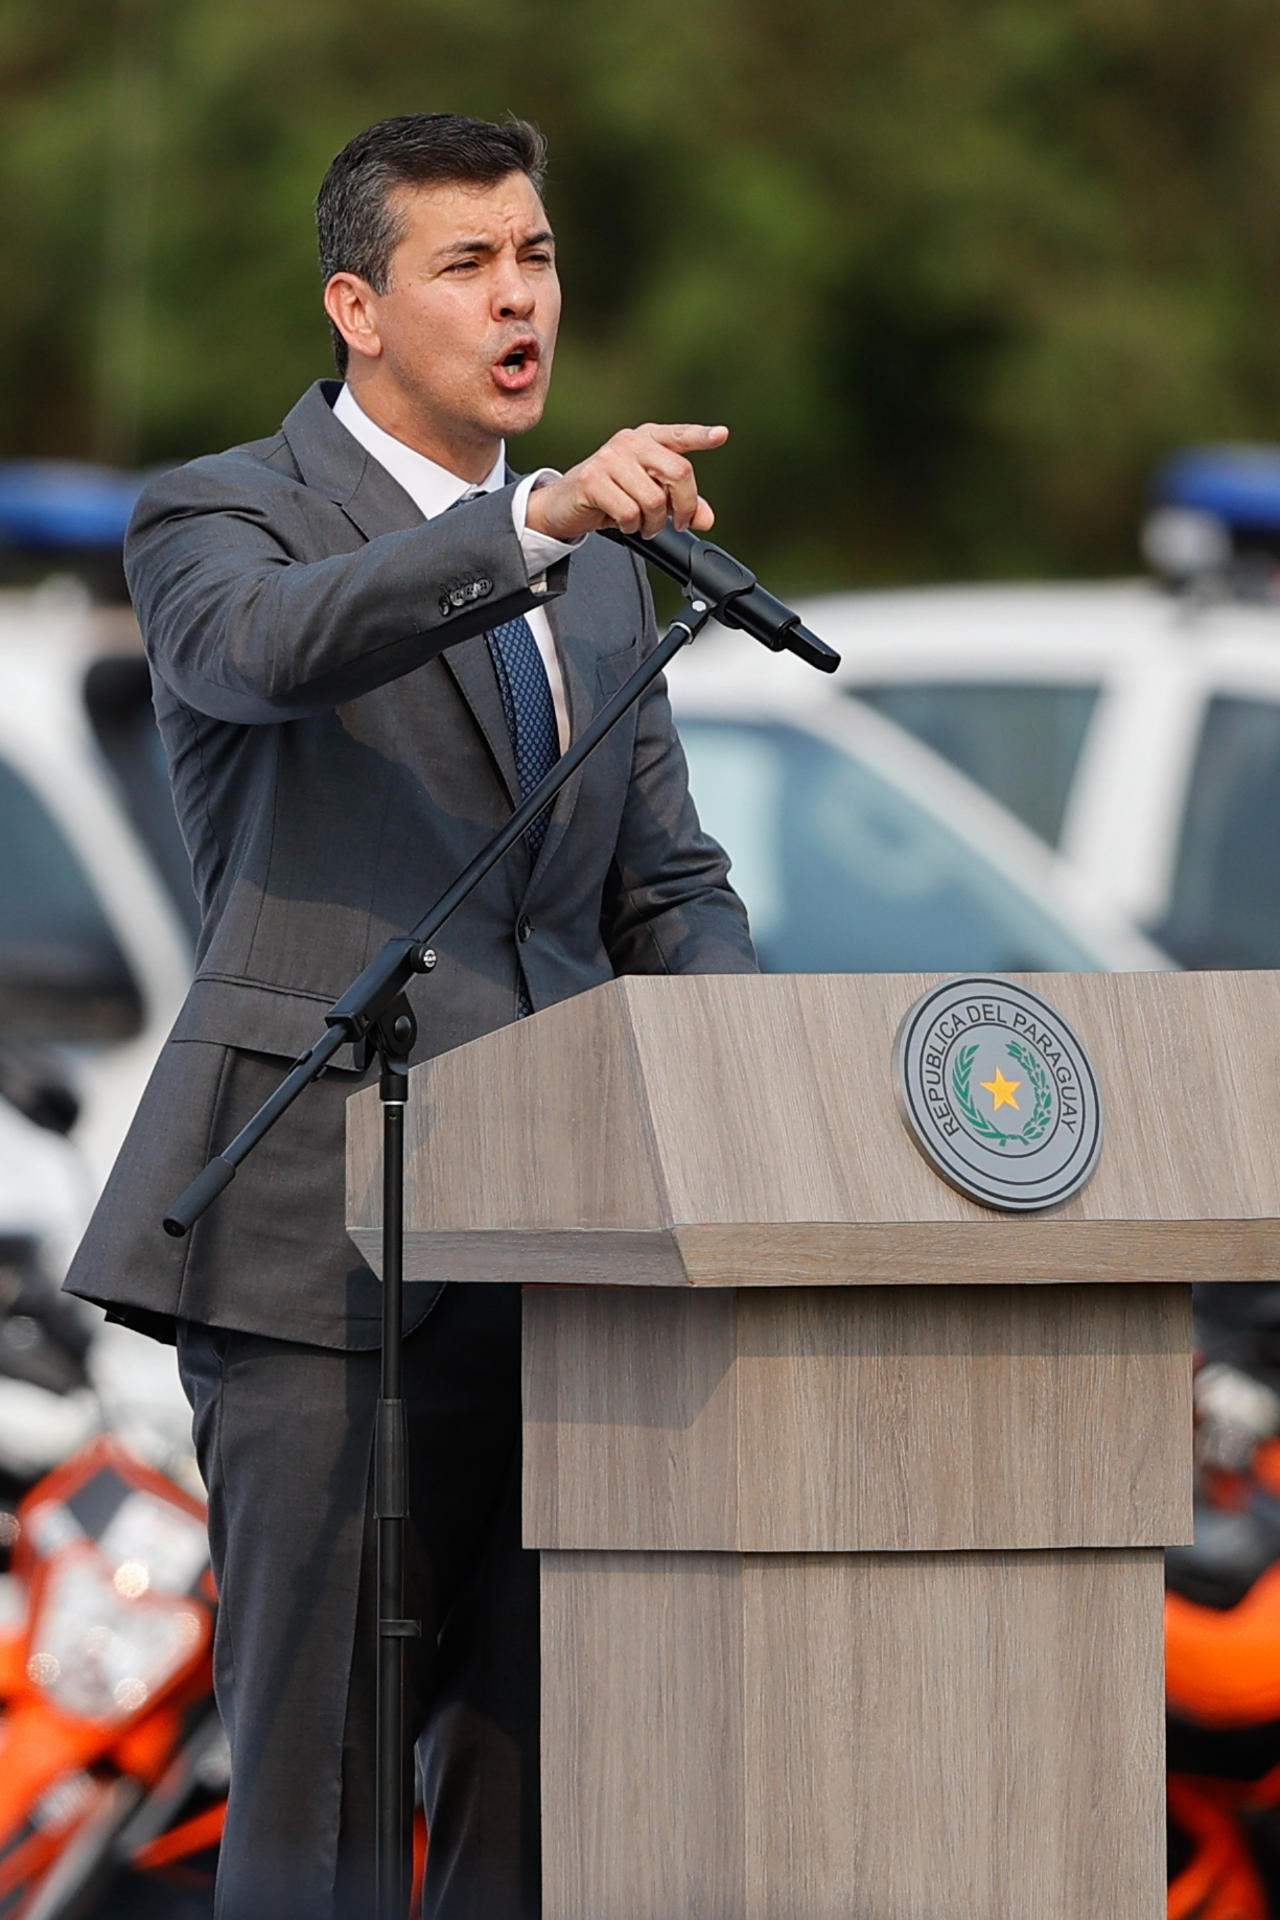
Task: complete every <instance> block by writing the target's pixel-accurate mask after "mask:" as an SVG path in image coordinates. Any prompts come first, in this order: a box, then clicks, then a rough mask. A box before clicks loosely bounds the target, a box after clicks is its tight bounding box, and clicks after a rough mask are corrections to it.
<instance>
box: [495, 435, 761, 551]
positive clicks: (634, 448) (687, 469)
mask: <svg viewBox="0 0 1280 1920" xmlns="http://www.w3.org/2000/svg"><path fill="white" fill-rule="evenodd" d="M728 438H729V429H728V427H696V426H666V427H661V426H654V425H652V424H650V425H649V426H645V427H624V428H623V430H622V432H621V433H615V434H614V436H613V438H612V439H611V440H606V441H605V443H604V445H603V446H602V447H601V448H600V449H599V451H598V452H596V453H593V454H592V455H591V456H590V458H589V459H586V460H582V461H580V462H579V463H578V465H577V466H576V467H570V469H569V471H568V473H566V474H563V475H562V476H561V478H560V479H559V480H549V481H548V482H547V483H546V485H545V486H541V487H535V488H534V490H533V492H532V493H531V494H530V496H529V506H528V513H527V517H526V525H527V526H529V527H531V528H532V529H533V531H534V532H535V533H545V534H549V535H550V537H551V538H552V539H553V540H578V539H581V537H582V535H583V534H584V533H596V532H598V531H599V529H600V528H601V527H617V528H619V529H620V531H621V532H623V533H642V534H645V535H646V536H648V535H650V534H655V533H657V532H658V530H659V529H660V528H661V527H663V526H665V525H666V523H667V521H668V520H671V521H673V522H674V523H675V525H676V526H677V527H678V528H679V529H680V531H681V532H685V531H687V530H688V529H690V528H692V530H693V532H694V533H707V532H708V531H709V530H710V529H711V528H712V527H713V526H714V525H715V518H716V517H715V515H714V513H712V511H711V508H710V506H709V505H708V504H707V502H706V501H705V500H704V499H703V497H702V495H701V494H700V493H699V492H698V483H697V479H696V477H695V475H694V471H693V467H692V465H691V464H690V461H689V459H688V455H689V454H691V453H705V452H707V451H708V449H709V448H711V447H722V446H723V445H724V443H725V441H726V440H727V439H728Z"/></svg>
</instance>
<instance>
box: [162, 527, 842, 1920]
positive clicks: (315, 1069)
mask: <svg viewBox="0 0 1280 1920" xmlns="http://www.w3.org/2000/svg"><path fill="white" fill-rule="evenodd" d="M626 544H632V542H631V540H630V539H628V540H627V541H626ZM634 544H635V546H636V547H637V549H638V550H639V551H640V552H641V553H646V550H647V548H648V542H645V541H641V540H640V539H639V538H636V539H635V541H634ZM696 544H702V543H696ZM711 552H713V553H717V554H718V553H719V549H714V548H713V549H711ZM723 557H724V559H725V560H728V559H729V556H728V555H724V556H723ZM659 564H665V563H664V562H662V561H659ZM733 569H736V572H734V571H732V570H733ZM667 570H668V571H671V570H672V569H671V568H670V567H668V568H667ZM754 586H755V578H754V575H752V574H750V573H748V572H747V570H746V569H745V568H739V567H738V563H737V562H733V561H730V566H729V570H726V578H725V580H724V581H723V583H722V590H721V591H720V592H718V593H717V592H716V591H714V590H713V591H712V592H710V593H702V592H699V591H697V590H696V589H694V588H692V587H691V590H690V593H689V597H688V598H687V600H686V603H685V605H684V606H683V607H682V608H681V610H680V614H679V617H678V618H677V619H676V620H674V621H673V622H672V624H671V626H670V628H669V629H668V630H667V632H666V634H665V635H664V636H663V638H662V639H661V640H660V641H659V642H658V645H657V646H656V647H655V648H654V650H653V652H652V653H651V654H650V655H649V656H648V658H647V659H646V660H644V661H643V662H642V663H641V665H640V666H639V667H638V668H637V670H636V671H635V673H633V674H632V675H631V677H630V679H629V680H627V681H626V682H624V684H623V685H622V686H621V687H620V688H619V689H618V691H617V693H615V694H614V696H613V698H612V699H611V700H610V701H609V702H608V703H607V704H606V705H605V706H604V707H602V708H601V710H600V712H599V713H598V714H597V715H596V717H595V719H594V720H593V721H592V722H591V725H590V726H589V727H588V728H587V729H586V730H585V732H584V733H583V734H582V735H581V737H580V738H579V739H577V740H575V741H573V742H572V743H571V745H570V746H569V748H568V749H567V751H566V752H565V753H564V754H563V755H562V756H561V758H560V759H559V760H558V761H557V762H556V764H555V766H554V767H552V769H551V770H550V772H549V773H548V774H547V775H546V776H545V778H544V779H542V780H540V781H539V782H538V784H537V786H536V787H534V788H533V789H532V791H531V792H530V793H529V794H528V795H527V797H526V798H525V799H524V800H523V801H522V802H521V804H520V805H519V806H518V807H517V808H516V810H515V812H514V813H513V814H512V815H511V818H510V819H509V820H508V821H507V823H506V825H505V826H503V827H502V828H500V829H499V831H498V832H497V833H496V834H495V835H494V836H493V838H492V840H490V841H489V843H488V844H487V845H486V846H484V847H482V848H481V850H480V852H479V853H478V854H477V855H476V856H475V858H474V859H473V860H472V861H470V863H469V864H468V865H467V866H466V867H464V868H463V870H462V872H461V873H460V874H459V875H458V877H457V879H456V880H455V881H454V882H453V884H452V886H450V887H449V888H448V889H447V891H446V892H445V893H443V894H442V895H441V896H440V898H439V899H438V900H437V901H436V903H435V905H434V906H433V907H431V908H430V909H429V910H428V912H427V913H426V914H424V915H423V917H422V919H421V920H419V922H418V923H417V925H416V926H415V927H414V928H413V930H412V931H411V932H410V933H408V934H406V935H402V936H400V937H398V938H395V939H392V940H388V941H387V943H386V945H385V946H384V947H383V948H382V949H381V951H380V952H379V953H377V954H375V956H374V958H373V959H372V960H371V961H370V963H369V965H368V966H367V967H366V968H365V969H364V971H363V972H362V973H361V974H360V975H359V976H358V978H357V979H355V980H354V981H352V983H351V985H350V986H349V987H348V988H347V990H346V992H345V993H344V994H343V995H342V997H341V999H339V1000H337V1001H335V1002H334V1004H333V1006H331V1007H330V1008H329V1010H328V1012H327V1013H326V1014H325V1016H324V1022H325V1028H326V1031H325V1033H324V1034H323V1035H322V1036H321V1038H320V1039H318V1040H317V1041H316V1042H315V1044H314V1045H313V1046H311V1047H309V1048H308V1049H307V1051H306V1052H305V1053H304V1054H302V1055H301V1056H300V1057H299V1059H298V1060H297V1061H296V1062H295V1064H294V1065H293V1067H292V1068H291V1069H290V1071H289V1073H288V1074H287V1075H286V1076H285V1078H284V1079H283V1080H282V1081H281V1083H280V1085H279V1086H278V1087H277V1088H276V1090H275V1092H274V1093H273V1094H272V1095H271V1097H270V1098H269V1099H268V1100H267V1101H266V1102H265V1103H264V1104H263V1105H262V1106H261V1107H260V1108H259V1109H258V1111H257V1113H255V1114H254V1116H253V1118H252V1119H251V1120H249V1121H248V1123H247V1124H246V1125H245V1126H244V1127H242V1128H241V1130H240V1132H239V1133H238V1134H237V1135H236V1137H235V1139H234V1140H232V1141H231V1143H230V1144H229V1145H228V1146H227V1147H226V1148H224V1150H223V1151H222V1152H221V1153H220V1154H217V1155H216V1156H215V1157H214V1158H213V1159H212V1160H211V1161H210V1162H209V1163H208V1165H207V1166H206V1167H205V1168H204V1169H203V1171H202V1172H201V1173H199V1174H197V1176H196V1178H195V1179H194V1180H193V1181H192V1183H191V1185H190V1186H189V1187H188V1188H187V1189H186V1191H185V1192H184V1193H183V1194H182V1195H181V1197H180V1198H179V1199H178V1200H177V1202H176V1203H175V1204H174V1206H173V1208H172V1210H171V1211H170V1212H169V1213H168V1214H167V1215H166V1216H165V1220H164V1229H165V1232H166V1233H169V1234H172V1235H174V1236H175V1237H181V1236H182V1235H183V1234H185V1233H188V1232H189V1231H190V1229H191V1228H192V1227H193V1226H194V1224H195V1222H196V1221H197V1220H198V1219H199V1218H200V1216H201V1214H203V1213H204V1212H205V1211H206V1209H207V1208H208V1207H210V1206H212V1204H213V1202H214V1201H215V1200H216V1199H217V1197H218V1195H219V1194H220V1193H222V1192H223V1191H224V1190H225V1189H226V1188H227V1187H228V1186H230V1184H231V1182H232V1180H233V1179H234V1178H235V1174H236V1169H237V1167H238V1166H239V1165H240V1164H241V1162H242V1161H243V1160H245V1159H246V1158H247V1157H248V1155H249V1154H250V1153H252V1152H253V1149H254V1148H255V1147H256V1146H257V1144H258V1142H259V1141H260V1140H261V1139H262V1138H263V1136H264V1135H265V1134H266V1133H267V1132H268V1131H269V1130H270V1128H271V1127H272V1126H274V1124H275V1122H276V1121H277V1120H278V1119H279V1118H280V1117H281V1115H282V1114H283V1113H285V1112H286V1111H287V1110H288V1109H289V1107H291V1106H292V1105H293V1102H294V1101H295V1100H296V1099H297V1098H298V1096H299V1094H301V1093H302V1092H303V1090H304V1089H305V1088H306V1087H308V1086H310V1084H311V1082H312V1081H313V1080H316V1079H318V1078H319V1076H320V1074H321V1073H322V1072H323V1070H324V1068H325V1066H326V1065H327V1064H328V1062H329V1061H330V1060H331V1059H332V1058H333V1056H334V1055H335V1054H336V1053H337V1052H338V1051H339V1049H340V1048H342V1047H343V1046H346V1045H348V1044H352V1045H354V1047H355V1050H356V1063H357V1065H358V1066H360V1067H362V1068H363V1067H367V1066H368V1065H369V1064H370V1062H371V1061H372V1060H373V1059H374V1058H375V1057H376V1058H377V1060H378V1062H379V1069H380V1070H379V1082H378V1090H379V1099H380V1103H381V1106H382V1116H383V1128H382V1144H383V1157H382V1371H381V1381H380V1389H379V1400H378V1416H377V1429H376V1435H375V1448H374V1459H375V1480H374V1515H375V1521H376V1528H377V1556H378V1658H377V1798H376V1830H377V1841H376V1854H375V1863H374V1900H375V1912H376V1914H377V1920H406V1914H407V1912H408V1902H409V1880H408V1865H409V1859H410V1809H409V1807H408V1804H407V1796H406V1794H405V1788H404V1774H405V1770H404V1764H403V1752H404V1676H405V1668H404V1659H405V1642H406V1640H410V1639H416V1638H417V1637H418V1636H419V1635H420V1633H421V1631H422V1627H421V1622H420V1621H417V1620H412V1619H409V1618H406V1615H405V1595H404V1553H405V1541H406V1533H407V1527H408V1518H409V1497H408V1494H409V1466H408V1427H407V1422H406V1417H405V1406H404V1388H403V1365H402V1359H403V1356H402V1344H403V1324H404V1321H403V1275H404V1238H403V1235H404V1111H405V1100H406V1096H407V1092H408V1074H409V1055H410V1052H411V1051H412V1049H413V1045H414V1042H415V1041H416V1039H417V1021H416V1019H415V1017H414V1013H413V1009H412V1008H411V1007H410V1005H409V1001H408V998H407V996H406V988H407V987H408V985H409V982H410V981H411V980H412V978H413V977H414V975H415V974H419V973H422V974H426V973H430V972H431V971H432V969H433V968H434V966H435V964H436V956H435V954H434V952H433V951H432V950H431V946H430V942H431V940H432V939H433V938H434V936H435V935H436V934H437V933H438V932H439V930H440V928H441V927H442V926H443V925H444V923H445V921H446V920H447V919H448V918H449V917H450V915H451V914H452V913H454V912H456V910H457V908H458V907H460V906H461V905H462V902H463V901H464V900H465V899H466V898H467V896H468V894H470V893H471V892H472V890H473V889H474V888H475V887H476V886H478V885H479V883H480V881H481V880H483V878H484V877H485V875H486V874H487V873H488V872H489V871H490V869H491V868H492V867H494V866H495V865H496V864H497V862H498V861H499V860H501V859H502V857H503V855H504V854H505V853H506V852H507V851H508V849H509V848H510V847H512V846H513V845H514V844H515V842H516V841H517V840H518V839H519V838H520V836H521V835H522V834H523V833H525V832H526V831H527V829H528V828H529V827H530V826H531V825H532V824H533V822H534V821H535V820H536V819H537V818H538V816H539V814H541V813H542V812H543V811H544V810H545V809H546V808H547V807H548V806H549V805H550V804H551V802H552V801H553V800H554V799H555V797H556V795H557V794H558V793H559V791H560V789H561V787H563V786H564V784H565V782H566V781H567V780H569V779H570V778H571V777H572V776H573V774H574V773H576V771H577V770H578V768H579V767H580V766H581V765H582V763H583V761H584V760H586V759H587V758H588V757H589V756H590V754H591V753H592V752H594V750H595V748H596V747H597V746H598V745H599V743H600V741H601V740H602V739H603V738H604V736H605V735H606V734H607V733H608V732H609V731H610V729H611V728H612V727H614V726H616V725H617V723H618V721H619V720H621V718H622V717H623V715H624V714H625V713H627V712H628V711H629V709H630V708H631V707H632V706H634V705H635V703H636V701H637V700H638V699H639V698H640V696H641V694H643V693H644V691H645V689H646V688H647V687H648V686H649V685H650V684H651V682H652V681H654V680H656V679H657V677H658V675H659V674H660V673H661V672H662V671H663V669H664V667H666V666H667V665H668V663H669V662H670V661H671V660H672V659H673V658H674V657H675V655H676V654H677V653H678V652H679V651H680V649H681V648H682V647H684V646H686V645H687V644H688V643H689V642H690V641H691V640H692V639H693V638H694V636H695V635H696V634H697V633H699V632H700V631H701V629H702V628H703V627H704V626H705V624H706V622H707V621H708V620H709V619H710V618H711V617H712V615H713V614H714V615H717V616H718V617H720V618H722V619H725V621H726V624H730V625H739V624H746V623H745V622H741V621H738V620H734V619H733V618H732V616H731V613H730V610H729V603H730V602H731V601H732V600H733V599H734V597H735V596H737V595H741V594H744V593H745V592H747V591H748V590H749V589H750V588H753V587H754ZM725 588H727V589H728V590H727V591H725V590H724V589H725ZM757 591H759V590H758V589H757ZM773 604H774V605H775V606H779V605H780V603H778V602H774V603H773ZM781 611H782V612H783V613H786V612H787V609H785V608H782V609H781ZM789 619H790V621H791V622H792V623H795V616H794V615H790V616H789ZM800 632H801V633H803V632H804V630H803V629H800ZM789 634H790V629H788V637H785V638H782V639H780V640H778V641H776V642H775V641H772V640H766V641H765V644H766V645H780V646H786V645H788V644H790V637H789ZM805 638H806V640H808V639H810V638H812V636H809V635H805ZM817 644H818V645H819V646H821V645H822V643H821V642H818V643H817ZM823 651H824V653H825V654H830V649H826V648H824V650H823ZM814 664H815V665H817V664H821V665H823V666H825V665H826V664H827V662H826V660H823V661H821V662H818V661H815V662H814ZM830 664H831V665H833V666H834V665H836V664H838V656H837V655H835V654H830Z"/></svg>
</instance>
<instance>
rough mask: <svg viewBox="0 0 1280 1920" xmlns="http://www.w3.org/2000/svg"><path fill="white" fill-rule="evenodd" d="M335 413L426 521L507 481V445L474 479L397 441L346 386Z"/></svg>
mask: <svg viewBox="0 0 1280 1920" xmlns="http://www.w3.org/2000/svg"><path fill="white" fill-rule="evenodd" d="M333 413H334V418H335V419H336V420H340V421H341V422H342V424H343V426H344V427H345V428H346V429H347V432H348V433H350V434H351V435H353V436H354V438H355V439H357V440H358V441H359V442H360V445H361V446H362V447H363V448H364V449H365V451H366V453H371V454H372V455H373V457H374V459H375V460H376V461H377V462H378V464H379V465H380V466H383V467H385V468H386V470H387V472H388V473H389V474H390V475H391V478H392V479H393V480H395V481H397V482H398V483H399V485H400V486H402V487H403V488H404V490H405V492H406V493H407V494H408V496H409V498H410V499H411V500H412V501H413V504H414V506H415V507H417V509H418V511H419V513H420V514H422V516H423V518H424V519H426V520H434V519H435V517H436V515H437V514H438V513H444V512H446V511H447V509H448V508H449V507H452V506H454V505H456V504H457V502H458V501H459V500H461V499H463V498H464V497H465V496H466V495H467V494H476V493H496V492H497V490H498V488H499V487H501V486H503V485H504V484H505V480H506V469H507V450H506V447H505V445H503V446H500V447H499V448H498V457H497V459H496V460H495V461H494V463H493V465H492V467H491V468H490V470H489V472H488V473H487V474H486V475H485V477H484V479H483V480H481V481H479V482H472V481H470V480H462V479H459V477H458V475H457V474H456V473H450V471H449V469H448V468H447V467H442V466H441V465H440V464H439V462H438V461H436V460H428V458H427V456H426V454H425V453H418V452H416V451H415V450H414V448H413V447H407V446H406V445H405V443H404V441H403V440H397V439H396V437H395V435H394V434H391V433H388V432H387V431H386V430H385V428H383V427H380V426H379V425H378V423H377V421H376V420H371V419H370V418H369V416H368V414H367V413H366V412H365V410H364V408H363V407H362V406H361V405H360V404H359V402H358V401H357V400H356V398H355V395H354V394H353V393H352V391H351V389H350V387H348V386H346V385H344V386H343V388H342V391H341V392H340V393H339V395H338V397H337V399H336V400H335V401H334V403H333Z"/></svg>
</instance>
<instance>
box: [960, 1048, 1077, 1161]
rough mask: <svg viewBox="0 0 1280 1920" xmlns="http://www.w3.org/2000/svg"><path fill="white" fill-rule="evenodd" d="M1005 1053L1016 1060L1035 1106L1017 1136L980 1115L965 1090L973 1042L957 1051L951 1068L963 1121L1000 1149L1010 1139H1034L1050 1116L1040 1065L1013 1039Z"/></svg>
mask: <svg viewBox="0 0 1280 1920" xmlns="http://www.w3.org/2000/svg"><path fill="white" fill-rule="evenodd" d="M1005 1051H1006V1053H1008V1055H1009V1057H1010V1058H1011V1059H1013V1060H1016V1061H1017V1063H1018V1065H1019V1066H1020V1067H1021V1068H1022V1070H1023V1072H1024V1073H1025V1074H1026V1076H1027V1079H1028V1080H1029V1081H1030V1082H1031V1085H1032V1086H1033V1088H1034V1089H1035V1096H1036V1098H1035V1105H1034V1107H1033V1108H1032V1110H1031V1115H1030V1118H1029V1119H1028V1120H1027V1123H1026V1125H1025V1126H1024V1127H1023V1128H1022V1129H1021V1131H1020V1132H1018V1133H1005V1132H1004V1131H1003V1129H1002V1128H1000V1127H998V1126H996V1124H995V1122H994V1121H993V1120H988V1119H987V1116H986V1115H985V1114H984V1113H980V1112H979V1111H978V1107H977V1103H976V1101H975V1100H974V1097H973V1095H972V1093H971V1092H970V1091H969V1079H970V1076H971V1075H972V1073H973V1062H974V1059H975V1057H976V1055H977V1052H978V1047H977V1042H976V1041H975V1042H974V1044H973V1045H972V1046H968V1047H961V1048H960V1049H959V1051H958V1053H957V1054H956V1062H955V1065H954V1066H953V1067H952V1069H951V1086H952V1089H953V1091H954V1093H955V1096H956V1100H957V1102H958V1103H959V1106H960V1110H961V1112H962V1113H963V1114H964V1117H965V1119H966V1120H967V1121H968V1122H969V1125H970V1126H971V1127H972V1128H973V1130H974V1132H975V1133H977V1134H981V1136H982V1138H983V1139H984V1140H994V1141H995V1142H996V1143H997V1145H999V1146H1002V1147H1003V1146H1007V1145H1008V1144H1009V1142H1010V1140H1025V1141H1028V1142H1029V1141H1032V1140H1038V1139H1039V1138H1040V1136H1041V1135H1042V1134H1043V1133H1044V1131H1045V1129H1046V1128H1047V1126H1048V1125H1049V1121H1050V1120H1051V1119H1052V1117H1053V1090H1052V1087H1051V1084H1050V1080H1049V1075H1048V1074H1047V1073H1046V1071H1045V1069H1044V1066H1043V1064H1042V1063H1041V1062H1040V1061H1039V1060H1037V1058H1036V1056H1035V1055H1034V1054H1033V1053H1031V1052H1029V1051H1028V1050H1027V1048H1026V1047H1024V1046H1022V1045H1021V1043H1020V1042H1019V1041H1017V1040H1011V1041H1010V1042H1009V1044H1008V1046H1007V1047H1006V1049H1005Z"/></svg>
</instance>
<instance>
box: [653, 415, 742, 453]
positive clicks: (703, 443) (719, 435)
mask: <svg viewBox="0 0 1280 1920" xmlns="http://www.w3.org/2000/svg"><path fill="white" fill-rule="evenodd" d="M650 431H651V432H652V434H653V437H654V439H655V440H657V441H659V442H660V443H661V445H662V446H664V447H670V448H671V449H672V451H673V452H674V453H697V452H699V451H700V450H704V449H705V448H707V447H722V446H723V445H724V443H725V441H726V440H727V439H728V438H729V429H728V427H700V426H695V425H693V424H691V423H690V422H688V421H686V422H683V423H682V424H680V425H673V426H655V427H652V428H651V429H650Z"/></svg>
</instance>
